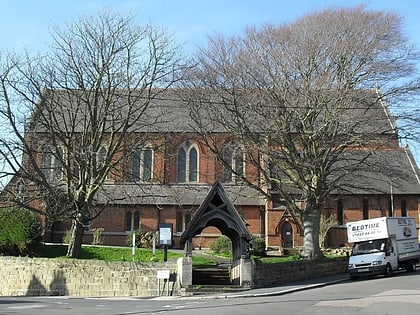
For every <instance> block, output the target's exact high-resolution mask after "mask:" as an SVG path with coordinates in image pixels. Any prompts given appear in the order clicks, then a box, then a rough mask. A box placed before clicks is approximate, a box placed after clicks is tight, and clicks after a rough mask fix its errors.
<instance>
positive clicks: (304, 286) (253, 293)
mask: <svg viewBox="0 0 420 315" xmlns="http://www.w3.org/2000/svg"><path fill="white" fill-rule="evenodd" d="M349 280H350V277H349V275H348V274H347V273H345V274H338V275H334V276H329V277H322V278H317V279H309V280H302V281H296V282H290V283H285V284H283V285H279V286H275V287H274V286H273V287H264V288H255V289H249V290H246V291H240V292H226V293H214V294H206V295H193V296H160V297H156V298H154V299H157V300H174V299H188V300H191V299H196V300H204V299H239V298H251V297H263V296H278V295H284V294H288V293H293V292H297V291H303V290H310V289H314V288H320V287H324V286H327V285H333V284H336V283H341V282H345V281H349Z"/></svg>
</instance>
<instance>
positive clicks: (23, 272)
mask: <svg viewBox="0 0 420 315" xmlns="http://www.w3.org/2000/svg"><path fill="white" fill-rule="evenodd" d="M160 269H166V270H168V269H169V270H170V279H169V281H168V282H166V280H163V279H160V280H159V285H158V279H157V271H158V270H160ZM0 275H1V280H0V295H2V296H22V295H26V296H43V295H68V296H89V297H101V296H143V297H148V296H158V295H166V294H167V292H168V287H167V286H166V285H167V284H168V285H169V294H175V295H176V294H177V292H178V290H179V286H178V282H177V281H176V262H167V263H160V264H159V263H147V264H141V263H136V262H104V261H99V260H77V259H54V258H27V257H10V256H0ZM158 287H159V288H160V292H158ZM159 293H160V294H159Z"/></svg>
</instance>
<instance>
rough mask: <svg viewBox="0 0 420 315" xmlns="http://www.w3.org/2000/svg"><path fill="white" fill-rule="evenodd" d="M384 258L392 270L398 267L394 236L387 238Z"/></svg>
mask: <svg viewBox="0 0 420 315" xmlns="http://www.w3.org/2000/svg"><path fill="white" fill-rule="evenodd" d="M386 247H387V250H386V252H385V258H386V260H387V263H388V262H389V263H390V264H391V267H392V270H397V269H398V248H397V241H396V239H395V237H393V238H390V239H387V244H386Z"/></svg>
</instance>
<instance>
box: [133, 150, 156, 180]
mask: <svg viewBox="0 0 420 315" xmlns="http://www.w3.org/2000/svg"><path fill="white" fill-rule="evenodd" d="M152 170H153V150H152V149H150V148H145V149H141V150H138V151H135V152H133V154H132V155H131V178H132V179H133V180H143V181H150V180H151V179H152Z"/></svg>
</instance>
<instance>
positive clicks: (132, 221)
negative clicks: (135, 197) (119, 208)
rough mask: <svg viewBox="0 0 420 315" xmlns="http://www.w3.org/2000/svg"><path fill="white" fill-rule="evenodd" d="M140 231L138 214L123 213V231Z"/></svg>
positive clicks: (134, 212)
mask: <svg viewBox="0 0 420 315" xmlns="http://www.w3.org/2000/svg"><path fill="white" fill-rule="evenodd" d="M138 229H140V212H139V211H138V210H136V211H129V210H128V211H127V212H126V213H125V230H126V231H127V232H132V231H136V230H138Z"/></svg>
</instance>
